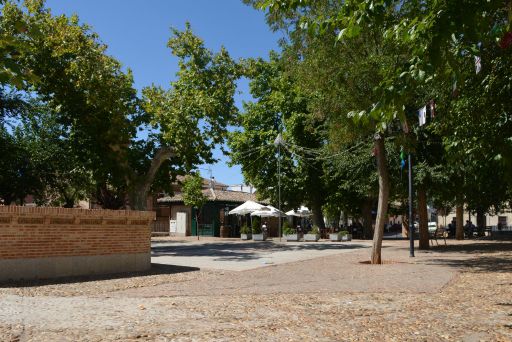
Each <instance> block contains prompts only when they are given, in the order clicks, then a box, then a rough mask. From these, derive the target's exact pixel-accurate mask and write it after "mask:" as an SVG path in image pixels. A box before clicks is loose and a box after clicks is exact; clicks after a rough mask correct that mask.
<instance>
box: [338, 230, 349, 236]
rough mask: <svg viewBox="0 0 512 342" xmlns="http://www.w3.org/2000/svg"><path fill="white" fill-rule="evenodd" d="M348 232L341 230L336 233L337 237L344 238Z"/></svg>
mask: <svg viewBox="0 0 512 342" xmlns="http://www.w3.org/2000/svg"><path fill="white" fill-rule="evenodd" d="M348 234H349V233H348V231H347V230H342V231H340V232H339V233H338V235H339V236H344V235H348Z"/></svg>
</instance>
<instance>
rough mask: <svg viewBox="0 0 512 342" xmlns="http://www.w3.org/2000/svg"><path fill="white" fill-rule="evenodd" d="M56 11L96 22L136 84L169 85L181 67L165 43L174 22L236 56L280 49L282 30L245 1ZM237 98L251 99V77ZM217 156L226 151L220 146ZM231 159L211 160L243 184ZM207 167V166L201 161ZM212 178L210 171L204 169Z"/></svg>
mask: <svg viewBox="0 0 512 342" xmlns="http://www.w3.org/2000/svg"><path fill="white" fill-rule="evenodd" d="M46 5H47V7H49V8H51V9H52V13H54V14H67V15H71V14H73V13H76V14H77V15H78V16H79V18H80V21H81V22H83V23H87V24H89V25H90V26H92V29H93V31H95V32H97V33H98V34H99V36H100V38H101V40H102V41H103V42H104V43H105V44H107V45H108V53H109V54H110V55H112V56H114V57H115V58H117V59H118V60H119V61H121V62H122V63H123V66H124V67H127V68H130V69H132V71H133V75H134V80H135V87H136V88H137V89H141V88H142V87H144V86H148V85H151V84H153V83H154V84H156V85H161V86H163V87H166V88H167V87H168V86H169V82H170V81H171V80H172V79H174V74H175V73H176V71H177V61H176V59H174V58H173V56H172V55H171V53H170V50H169V49H168V48H167V47H166V44H167V40H168V39H169V36H170V29H169V28H170V27H171V26H172V27H176V28H178V29H183V28H184V27H185V22H186V21H189V22H190V23H191V25H192V29H193V30H194V32H195V33H196V34H197V35H199V36H200V37H201V38H202V39H204V41H205V44H206V46H207V47H208V48H210V49H212V50H214V51H217V50H218V49H219V48H220V46H222V45H224V46H225V47H226V48H227V50H228V51H229V53H230V54H231V56H232V57H234V58H239V57H264V58H266V57H267V56H268V53H269V51H270V50H272V49H274V50H278V43H277V41H278V39H279V37H280V36H279V35H278V34H275V33H273V32H271V31H270V30H269V28H268V26H267V25H266V23H265V16H264V14H263V13H262V12H260V11H256V10H254V9H253V8H252V7H249V6H246V5H244V4H243V3H242V1H241V0H138V1H135V0H124V1H123V0H67V1H63V0H47V2H46ZM239 88H240V91H241V92H242V94H240V95H237V98H236V103H237V106H238V107H239V108H241V104H242V101H243V100H245V101H248V100H250V99H251V97H250V95H248V94H247V92H248V88H247V82H240V86H239ZM215 155H216V157H221V153H220V152H219V151H216V153H215ZM225 161H226V158H225V157H222V161H220V162H219V163H217V164H215V165H211V168H212V173H213V176H214V177H215V178H216V179H217V181H220V182H222V183H226V184H239V183H242V181H243V178H242V175H241V172H240V168H239V167H238V166H235V167H232V168H229V167H228V166H227V165H226V163H225ZM202 167H205V168H207V167H208V166H204V165H203V166H202ZM200 171H201V174H202V175H203V176H205V177H208V171H205V170H200Z"/></svg>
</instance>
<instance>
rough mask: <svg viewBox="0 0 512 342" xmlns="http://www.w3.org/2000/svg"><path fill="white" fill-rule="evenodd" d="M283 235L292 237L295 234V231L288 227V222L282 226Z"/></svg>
mask: <svg viewBox="0 0 512 342" xmlns="http://www.w3.org/2000/svg"><path fill="white" fill-rule="evenodd" d="M282 228H283V235H292V234H295V230H294V229H293V228H292V227H291V226H290V224H289V223H288V221H284V224H283V227H282Z"/></svg>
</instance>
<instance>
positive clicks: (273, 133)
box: [228, 53, 327, 221]
mask: <svg viewBox="0 0 512 342" xmlns="http://www.w3.org/2000/svg"><path fill="white" fill-rule="evenodd" d="M282 64H283V61H282V60H281V57H280V56H279V55H277V54H276V53H271V54H270V61H269V62H266V61H263V60H261V59H259V60H248V61H246V62H245V64H244V73H245V74H246V75H247V77H249V78H250V79H251V82H250V90H251V94H252V96H253V97H254V98H255V101H254V102H249V103H244V113H242V114H241V115H240V117H239V123H240V126H241V128H242V130H237V131H234V132H232V133H231V134H230V136H229V139H228V145H229V147H230V148H231V150H232V153H231V162H232V163H233V164H240V165H241V166H242V173H243V175H244V178H245V179H246V180H247V181H248V182H250V183H251V184H253V185H254V186H255V187H256V188H257V189H258V193H259V195H260V197H263V198H269V199H270V200H271V202H274V203H275V202H277V201H278V187H277V184H278V182H279V179H278V178H279V174H278V170H277V166H278V165H277V164H278V160H277V158H278V156H279V155H276V147H275V146H274V144H273V143H274V140H275V139H276V137H277V136H278V134H279V133H281V134H282V136H283V138H284V141H285V142H284V143H283V144H281V145H280V146H279V147H278V148H279V149H280V151H281V153H280V156H281V157H280V158H281V160H280V164H281V198H282V199H283V202H284V204H285V205H286V206H289V207H293V206H299V205H300V204H302V203H305V204H307V205H309V206H310V207H312V210H313V212H314V215H315V219H316V220H318V221H321V219H322V213H321V205H322V203H323V202H324V197H325V196H324V194H325V191H326V190H327V189H326V188H325V184H324V182H323V181H322V179H321V177H322V174H323V170H322V166H321V165H322V164H321V162H319V161H317V160H315V159H314V158H311V156H309V155H305V149H318V148H320V147H321V146H322V144H323V139H322V137H323V134H322V129H321V125H322V121H321V120H319V119H317V118H315V117H314V116H313V115H311V113H310V112H309V109H308V98H307V97H306V96H304V94H303V93H302V91H301V87H300V86H299V84H298V83H296V82H295V80H294V79H293V78H292V77H291V76H290V75H288V74H286V73H285V72H284V70H283V67H282ZM270 156H271V157H270ZM274 156H275V157H274ZM269 157H270V158H269Z"/></svg>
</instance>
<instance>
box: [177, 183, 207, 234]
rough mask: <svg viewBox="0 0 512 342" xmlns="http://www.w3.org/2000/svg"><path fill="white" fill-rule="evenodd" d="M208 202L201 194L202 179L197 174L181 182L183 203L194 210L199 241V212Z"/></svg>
mask: <svg viewBox="0 0 512 342" xmlns="http://www.w3.org/2000/svg"><path fill="white" fill-rule="evenodd" d="M207 201H208V197H206V195H205V194H204V193H203V179H202V178H201V176H200V175H199V173H192V174H191V175H189V176H187V177H186V178H185V180H184V182H183V202H184V203H185V205H188V206H191V207H192V208H194V209H195V210H194V211H195V216H196V225H197V228H196V232H197V238H198V239H199V217H200V216H201V210H202V209H203V206H204V205H205V204H206V202H207Z"/></svg>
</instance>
